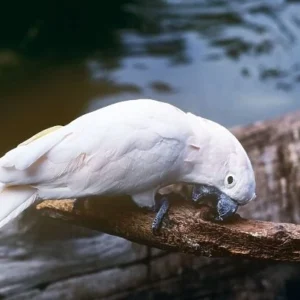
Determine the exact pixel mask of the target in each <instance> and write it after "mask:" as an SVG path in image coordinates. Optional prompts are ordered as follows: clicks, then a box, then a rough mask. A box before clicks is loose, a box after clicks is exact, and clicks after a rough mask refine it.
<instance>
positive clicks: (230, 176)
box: [187, 114, 256, 219]
mask: <svg viewBox="0 0 300 300" xmlns="http://www.w3.org/2000/svg"><path fill="white" fill-rule="evenodd" d="M188 118H190V122H191V124H192V128H193V131H194V132H195V138H194V139H192V143H191V145H190V147H189V151H190V152H189V153H188V156H187V163H190V167H191V165H192V167H191V168H192V171H191V175H192V176H191V179H192V180H193V183H194V184H195V185H194V189H193V193H192V198H193V200H194V201H196V202H198V201H199V200H200V198H201V197H202V196H203V187H205V189H206V194H207V195H208V194H210V193H211V194H214V195H216V197H217V199H218V203H217V210H218V212H219V216H220V217H221V216H223V217H221V218H223V219H224V218H226V217H228V216H230V215H232V214H234V213H235V212H236V210H237V208H238V206H241V205H245V204H247V203H248V202H249V201H251V200H253V199H254V198H255V197H256V194H255V189H256V183H255V174H254V171H253V168H252V165H251V162H250V159H249V157H248V155H247V153H246V151H245V149H244V148H243V146H242V145H241V143H240V142H239V141H238V139H237V138H236V137H235V136H234V135H233V134H232V133H231V132H230V131H229V130H228V129H226V128H225V127H223V126H221V125H219V124H217V123H215V122H212V121H210V120H207V119H203V118H200V117H196V116H194V115H192V114H188ZM207 189H208V190H209V189H210V192H209V191H208V190H207ZM207 191H208V192H207Z"/></svg>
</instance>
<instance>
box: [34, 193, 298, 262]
mask: <svg viewBox="0 0 300 300" xmlns="http://www.w3.org/2000/svg"><path fill="white" fill-rule="evenodd" d="M87 202H88V204H87V205H85V208H83V209H82V210H81V211H77V212H76V213H75V212H74V209H73V201H72V200H54V201H44V202H42V203H41V204H39V205H38V206H37V209H38V210H39V211H40V212H41V213H42V214H43V215H45V216H50V217H52V218H56V219H61V220H65V221H68V222H70V223H73V224H78V225H82V226H84V227H87V228H91V229H94V230H98V231H101V232H106V233H109V234H113V235H117V236H120V237H123V238H126V239H129V240H131V241H134V242H137V243H140V244H145V245H148V246H151V247H156V248H160V249H163V250H168V251H179V252H184V253H192V254H195V255H199V256H208V257H223V256H238V257H246V258H258V259H272V260H280V261H300V225H299V226H297V225H294V224H288V223H286V224H284V223H272V222H263V221H255V220H246V219H243V218H239V216H238V215H236V216H235V218H234V220H232V221H231V222H230V223H229V224H224V223H213V222H209V221H205V218H206V217H207V216H206V215H207V214H208V213H209V211H208V208H207V207H202V208H199V209H197V208H195V207H193V206H192V205H190V204H189V203H188V202H187V201H183V200H181V201H180V200H177V199H174V200H173V201H172V206H171V210H170V213H169V215H168V220H167V222H165V224H164V226H163V227H162V228H161V231H160V234H159V235H154V234H153V233H152V232H151V224H152V221H153V218H154V213H153V212H148V211H146V210H142V209H139V208H137V207H135V206H134V205H132V204H131V203H130V199H126V198H125V197H124V198H111V199H110V198H100V199H93V200H92V201H91V200H87Z"/></svg>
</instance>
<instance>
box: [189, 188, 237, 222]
mask: <svg viewBox="0 0 300 300" xmlns="http://www.w3.org/2000/svg"><path fill="white" fill-rule="evenodd" d="M192 200H193V201H194V202H196V203H198V204H204V203H207V202H209V203H210V204H212V205H213V208H214V209H215V210H216V213H217V215H216V216H215V217H214V220H216V221H223V220H225V219H227V218H229V217H231V216H232V215H234V214H235V213H236V211H237V209H238V206H239V205H238V203H237V202H236V201H234V200H233V199H232V198H230V197H229V196H228V195H226V194H224V193H222V192H221V191H220V190H219V189H217V188H215V187H214V186H209V185H198V184H196V185H194V187H193V190H192Z"/></svg>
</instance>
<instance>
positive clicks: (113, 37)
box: [0, 0, 300, 152]
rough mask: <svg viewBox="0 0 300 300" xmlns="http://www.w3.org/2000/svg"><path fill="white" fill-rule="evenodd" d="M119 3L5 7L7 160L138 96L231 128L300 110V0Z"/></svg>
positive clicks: (0, 87) (0, 95)
mask: <svg viewBox="0 0 300 300" xmlns="http://www.w3.org/2000/svg"><path fill="white" fill-rule="evenodd" d="M111 2H113V3H107V5H106V6H101V2H100V1H98V2H96V1H85V2H84V4H83V3H81V4H80V5H79V4H78V5H77V4H76V3H77V2H75V3H74V2H69V1H61V2H59V4H57V3H56V1H52V2H50V1H48V2H47V1H46V2H43V4H41V3H40V2H38V1H31V2H20V3H19V4H18V5H19V6H18V9H17V12H16V7H15V4H14V3H7V4H3V6H4V9H2V11H1V15H2V19H1V25H2V26H1V33H2V39H1V40H0V125H1V126H0V136H1V143H0V151H1V152H4V151H6V150H8V149H9V148H10V147H12V146H14V145H16V143H18V142H20V141H22V140H24V139H25V138H27V137H28V136H30V135H32V134H34V133H35V132H37V131H39V130H41V129H43V128H45V127H47V126H52V125H54V124H64V123H66V122H69V121H71V120H72V119H73V118H75V117H77V116H78V115H80V114H82V113H84V112H86V111H90V110H93V109H96V108H99V107H102V106H104V105H107V104H109V103H113V102H117V101H121V100H126V99H133V98H142V97H151V98H155V99H158V100H163V101H167V102H170V103H173V104H175V105H177V106H179V107H181V108H183V109H185V110H189V111H192V112H194V113H197V114H200V115H202V116H205V117H207V118H211V119H213V120H215V121H218V122H220V123H222V124H224V125H226V126H233V125H237V124H247V123H249V122H253V121H256V120H261V119H268V118H273V117H275V116H278V115H280V114H282V113H285V112H288V111H292V110H296V109H299V108H300V100H299V99H298V95H299V91H300V90H299V83H300V44H299V42H300V3H299V1H277V0H269V1H255V0H248V1H224V0H218V1H217V0H215V1H214V0H207V1H201V0H199V1H196V0H192V1H187V0H185V1H175V0H174V1H172V0H169V1H153V0H152V1H147V0H144V1H138V0H135V1H134V0H132V1H130V0H128V1H125V0H124V1H121V0H119V1H111ZM22 3H23V4H22ZM55 3H56V4H57V5H56V4H55ZM71 4H72V5H71Z"/></svg>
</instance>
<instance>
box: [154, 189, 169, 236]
mask: <svg viewBox="0 0 300 300" xmlns="http://www.w3.org/2000/svg"><path fill="white" fill-rule="evenodd" d="M169 208H170V202H169V200H168V196H167V195H159V194H158V195H156V197H155V205H154V210H155V211H156V212H157V213H156V216H155V218H154V220H153V222H152V232H153V234H158V231H159V229H160V227H161V225H162V222H163V220H164V218H165V216H166V214H167V213H168V210H169Z"/></svg>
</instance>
